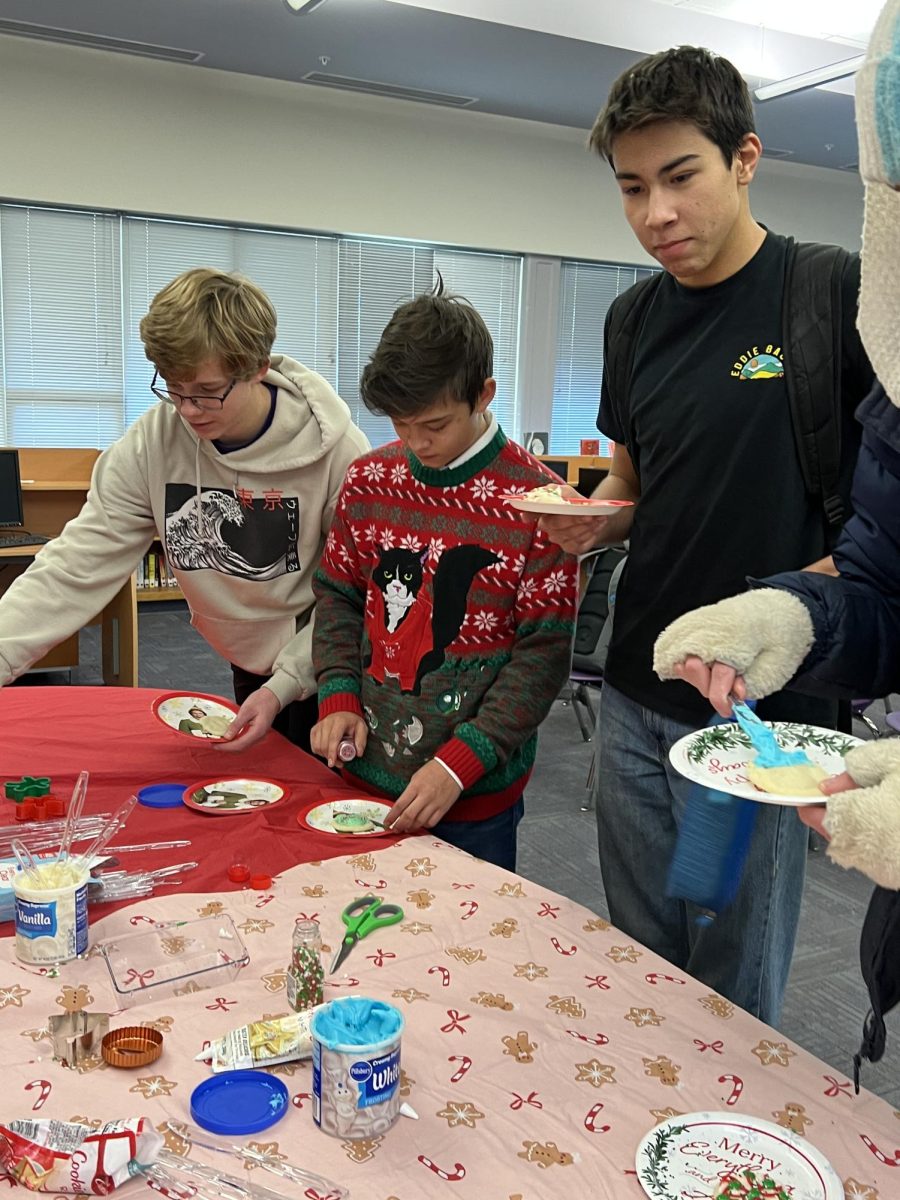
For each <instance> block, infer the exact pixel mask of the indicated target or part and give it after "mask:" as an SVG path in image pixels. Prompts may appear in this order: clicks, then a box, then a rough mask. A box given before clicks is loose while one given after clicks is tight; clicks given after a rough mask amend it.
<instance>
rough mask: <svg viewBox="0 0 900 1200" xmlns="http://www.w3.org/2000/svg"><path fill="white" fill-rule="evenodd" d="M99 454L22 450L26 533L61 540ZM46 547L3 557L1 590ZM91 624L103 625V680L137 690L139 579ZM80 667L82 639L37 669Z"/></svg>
mask: <svg viewBox="0 0 900 1200" xmlns="http://www.w3.org/2000/svg"><path fill="white" fill-rule="evenodd" d="M99 454H100V451H99V450H88V449H84V450H81V449H72V450H68V449H66V450H56V449H44V448H23V449H20V450H19V472H20V475H21V478H22V505H23V509H24V520H25V527H26V529H28V530H30V532H32V533H41V534H44V536H45V537H51V538H52V537H56V535H57V534H59V533H61V532H62V529H63V526H64V525H65V524H66V522H67V521H70V520H71V519H72V517H75V516H77V515H78V513H79V512H81V508H82V506H83V504H84V501H85V497H86V496H87V491H88V488H89V487H90V482H91V472H92V470H93V468H94V463H95V462H96V461H97V458H98V457H99ZM40 551H41V547H40V546H37V547H22V546H17V547H9V548H7V550H6V552H5V553H4V554H3V557H4V559H5V560H6V561H5V563H4V567H5V569H4V571H3V572H2V574H0V592H3V591H5V590H6V589H7V588H8V587H9V585H10V584H11V583H12V581H13V579H15V578H17V576H19V575H21V574H22V572H23V571H25V570H26V569H27V567H28V566H29V565H30V563H31V560H32V559H33V558H34V557H35V555H36V554H39V553H40ZM91 624H99V625H100V627H101V652H102V669H103V681H104V683H106V684H107V685H108V686H114V687H136V686H137V673H138V646H137V597H136V590H135V581H134V576H133V575H132V576H129V578H128V579H127V581H126V582H125V583H123V585H122V587H121V588H120V589H119V591H118V592H117V593H116V595H115V596H114V597H113V598H112V600H111V601H110V602H109V604H107V605H106V607H105V608H104V609H103V611H102V612H99V613H97V615H96V617H95V618H94V620H93V621H92V622H91ZM77 666H78V635H77V634H73V636H72V637H70V638H67V639H66V640H65V641H64V642H61V643H60V644H59V645H58V646H55V647H54V648H53V649H52V650H51V651H50V653H49V654H47V655H46V656H45V657H44V658H43V659H41V660H40V662H37V663H35V664H34V668H35V669H41V668H43V669H56V670H59V669H67V668H71V667H77Z"/></svg>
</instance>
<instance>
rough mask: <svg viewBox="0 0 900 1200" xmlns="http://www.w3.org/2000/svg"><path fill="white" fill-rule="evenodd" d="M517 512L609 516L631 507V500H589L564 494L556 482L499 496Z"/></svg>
mask: <svg viewBox="0 0 900 1200" xmlns="http://www.w3.org/2000/svg"><path fill="white" fill-rule="evenodd" d="M500 499H501V500H505V501H506V503H507V504H509V505H511V506H512V507H513V508H517V509H518V510H519V512H527V513H544V514H546V515H547V516H566V517H609V516H612V514H613V513H616V512H618V511H619V510H620V509H622V508H633V507H634V505H633V503H632V501H631V500H590V499H587V498H585V497H584V496H577V497H576V496H570V495H564V494H563V492H562V489H561V488H560V486H559V485H558V484H549V485H548V486H547V487H541V488H534V489H533V490H532V491H530V492H522V493H521V494H520V493H513V494H511V495H504V496H501V497H500Z"/></svg>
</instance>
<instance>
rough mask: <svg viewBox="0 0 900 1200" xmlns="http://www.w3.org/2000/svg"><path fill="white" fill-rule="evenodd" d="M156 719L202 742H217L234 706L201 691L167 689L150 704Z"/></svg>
mask: <svg viewBox="0 0 900 1200" xmlns="http://www.w3.org/2000/svg"><path fill="white" fill-rule="evenodd" d="M150 707H151V711H152V713H153V715H154V717H156V719H157V721H162V723H163V725H167V726H168V727H169V729H174V730H175V732H176V733H182V734H184V735H185V736H186V737H192V738H197V739H198V740H199V741H201V742H220V741H221V740H222V735H223V734H224V733H225V731H226V730H227V728H228V726H229V725H230V724H231V722H232V721H233V720H234V716H235V713H236V712H237V708H235V707H234V705H232V704H229V702H228V701H227V700H223V699H222V697H221V696H206V695H204V694H203V692H167V693H166V694H165V695H164V696H157V697H156V699H155V700H154V701H153V704H152V705H151V706H150Z"/></svg>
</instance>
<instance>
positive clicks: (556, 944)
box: [550, 937, 578, 958]
mask: <svg viewBox="0 0 900 1200" xmlns="http://www.w3.org/2000/svg"><path fill="white" fill-rule="evenodd" d="M550 945H551V946H552V947H553V949H554V950H555V951H556V953H557V954H564V955H565V956H566V958H568V957H569V956H570V955H572V954H574V953H575V952H576V951H577V950H578V947H577V946H570V947H569V949H568V950H567V949H566V948H565V946H563V945H562V943H561V942H560V940H559V938H555V937H552V938H551V939H550Z"/></svg>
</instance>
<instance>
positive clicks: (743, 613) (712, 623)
mask: <svg viewBox="0 0 900 1200" xmlns="http://www.w3.org/2000/svg"><path fill="white" fill-rule="evenodd" d="M812 644H813V622H812V617H811V616H810V614H809V610H808V609H807V607H806V605H805V604H804V603H803V601H802V600H799V599H798V598H797V597H796V596H794V595H792V594H791V593H790V592H784V591H781V590H780V589H779V588H758V589H756V590H754V591H749V592H742V593H741V595H739V596H730V597H729V598H728V599H727V600H720V601H719V602H718V604H707V605H705V606H704V607H703V608H697V609H695V610H694V611H693V612H689V613H685V615H684V616H683V617H679V618H678V619H677V620H676V621H673V622H672V624H671V625H669V626H667V627H666V628H665V629H664V630H663V631H662V633H661V634H660V635H659V637H658V638H657V639H656V645H655V646H654V649H653V669H654V671H656V673H657V675H658V676H659V677H660V679H677V678H678V676H677V674H676V673H675V668H676V666H678V664H679V663H682V662H684V660H685V659H686V658H688V657H689V656H691V655H696V657H697V658H700V659H702V660H703V662H704V663H705V664H706V665H707V666H712V664H713V663H715V662H721V663H726V664H727V665H728V666H730V667H733V668H734V669H735V670H736V671H737V672H738V674H739V675H743V677H744V680H745V681H746V684H747V694H748V695H749V696H751V697H753V698H754V699H761V698H762V697H763V696H770V695H771V694H772V693H773V692H777V691H780V690H781V689H782V688H783V687H784V686H785V684H786V683H788V681H789V680H790V679H792V678H793V677H794V675H796V673H797V670H798V668H799V667H800V664H801V663H802V662H803V660H804V659H805V658H806V656H807V654H808V653H809V651H810V649H811V647H812Z"/></svg>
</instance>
